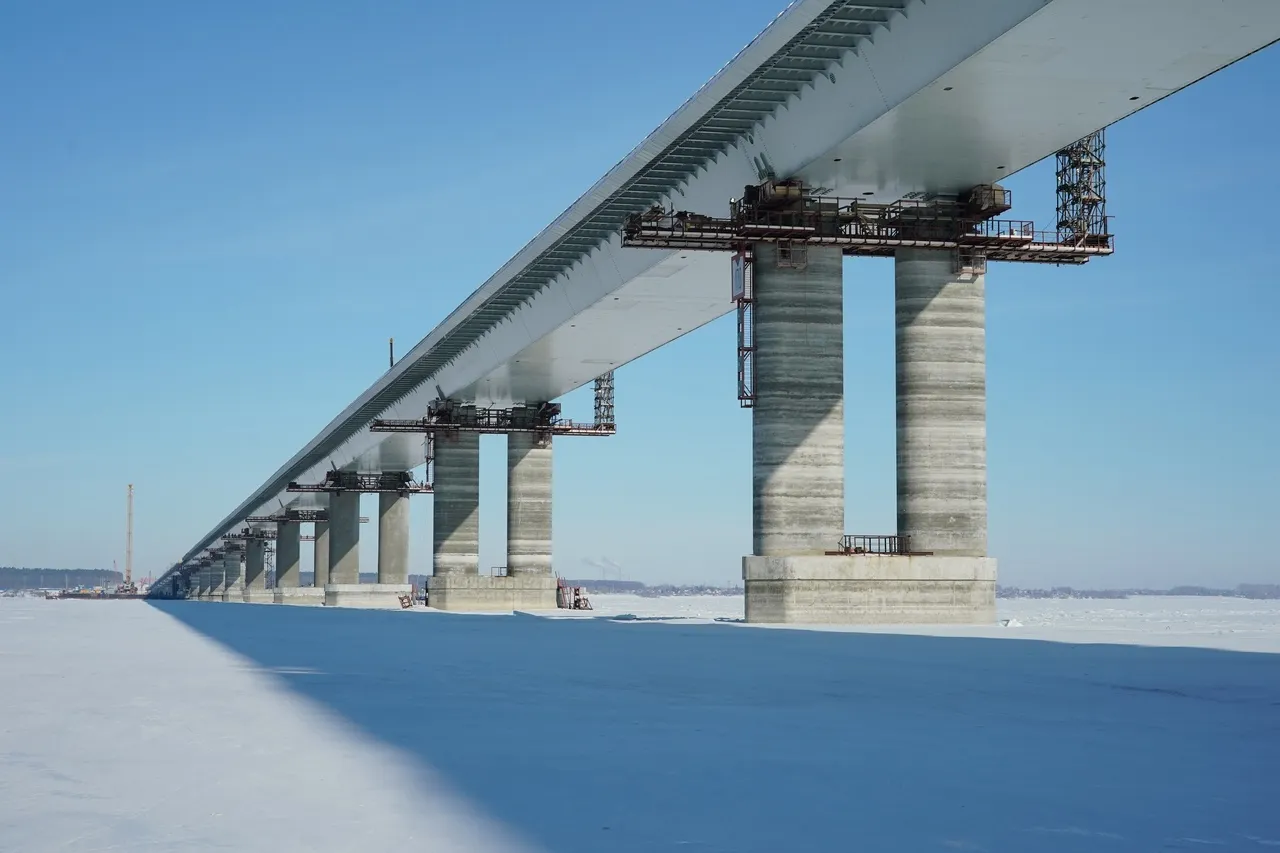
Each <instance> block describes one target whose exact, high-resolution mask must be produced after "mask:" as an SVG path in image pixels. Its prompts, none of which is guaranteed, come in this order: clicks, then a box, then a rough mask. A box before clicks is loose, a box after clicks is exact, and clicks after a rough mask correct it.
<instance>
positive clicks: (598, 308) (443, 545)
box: [154, 0, 1280, 622]
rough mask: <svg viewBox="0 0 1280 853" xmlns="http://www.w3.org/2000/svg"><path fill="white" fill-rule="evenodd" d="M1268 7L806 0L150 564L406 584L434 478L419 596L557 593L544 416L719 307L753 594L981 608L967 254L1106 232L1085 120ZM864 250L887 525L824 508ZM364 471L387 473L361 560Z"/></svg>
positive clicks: (1239, 41) (204, 587)
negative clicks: (421, 503)
mask: <svg viewBox="0 0 1280 853" xmlns="http://www.w3.org/2000/svg"><path fill="white" fill-rule="evenodd" d="M1278 38H1280V4H1277V3H1275V2H1273V0H1217V2H1213V3H1207V2H1205V0H1002V2H1000V3H985V4H974V3H970V2H965V0H927V1H926V0H861V2H853V0H797V2H794V3H792V4H791V5H790V6H789V7H788V8H787V9H786V10H785V11H783V12H782V13H781V14H780V15H779V16H778V17H777V18H776V19H775V20H774V21H773V22H772V23H771V24H770V25H769V26H768V27H767V28H766V29H765V30H764V31H763V32H762V33H761V34H760V35H759V36H758V37H757V38H756V39H754V40H753V41H752V42H751V43H750V44H749V45H747V46H746V47H745V48H744V49H743V50H742V51H741V52H740V53H739V54H738V55H737V56H736V57H734V58H733V59H732V61H731V62H729V64H727V65H726V66H724V68H723V69H722V70H721V71H720V72H719V73H718V74H717V75H716V76H715V77H714V78H713V79H712V80H710V81H709V82H708V83H706V84H705V85H704V86H702V88H700V89H699V90H698V91H697V92H696V93H695V94H694V95H693V97H691V98H690V99H689V100H688V101H687V102H685V103H684V104H683V105H682V106H681V107H680V108H679V109H678V110H677V111H676V112H675V113H674V114H672V115H671V116H670V118H668V119H667V120H666V121H665V122H663V123H662V125H661V126H660V127H658V128H657V130H655V131H653V133H651V134H650V135H649V136H648V137H647V138H645V139H644V140H643V141H641V142H640V144H639V145H637V146H636V147H635V148H634V149H633V150H632V151H631V152H630V153H629V154H628V155H627V156H626V157H625V158H624V159H623V160H622V161H621V162H619V163H618V164H617V165H616V166H614V167H613V168H612V169H610V170H609V171H608V172H607V173H606V174H605V175H604V176H603V177H602V178H600V179H599V180H598V181H597V182H596V183H595V184H594V185H593V186H592V187H591V188H590V189H588V190H587V192H586V193H584V194H583V195H582V196H581V197H580V198H579V199H578V200H577V201H575V202H574V203H573V204H572V205H571V206H570V207H569V209H568V210H566V211H565V212H564V213H563V214H561V215H560V216H559V217H558V218H556V219H555V220H554V221H553V222H552V223H551V224H549V225H548V226H547V227H546V228H545V229H544V230H543V231H542V232H541V233H539V234H538V235H537V236H536V237H534V238H533V240H531V241H530V242H529V244H528V245H526V246H525V247H524V248H523V249H522V250H521V251H520V252H519V253H517V254H516V256H515V257H513V258H512V259H511V260H510V261H508V262H507V263H506V264H505V265H504V266H503V267H502V268H501V269H499V270H498V271H497V272H496V273H495V274H494V275H493V276H492V277H491V278H490V279H489V280H488V281H486V282H484V283H483V284H482V285H481V286H480V287H479V288H478V289H477V290H476V291H475V292H474V293H472V295H471V296H470V297H468V298H467V299H466V300H465V301H464V302H463V303H462V304H461V305H460V306H458V308H457V309H456V310H454V311H453V313H451V314H450V315H449V316H448V317H446V318H445V320H444V321H443V322H442V323H440V325H439V326H437V327H436V328H435V329H434V330H432V331H431V333H430V334H428V335H427V336H426V337H425V338H424V339H423V340H422V341H421V342H419V343H418V344H417V345H416V346H415V347H414V348H413V349H412V350H411V351H410V352H408V353H407V354H406V355H405V356H404V357H402V358H401V359H400V360H399V361H397V362H396V363H395V364H394V365H392V367H391V368H390V370H389V371H388V372H387V373H386V374H384V375H383V376H382V377H380V378H379V379H378V380H377V381H376V382H375V383H374V384H373V385H372V386H371V387H369V388H368V389H367V390H366V391H365V392H364V393H362V394H361V395H360V396H359V397H357V398H356V399H355V400H354V401H353V402H352V403H351V404H350V405H349V406H347V408H346V409H344V410H343V411H342V412H341V413H339V414H338V415H337V417H335V418H334V419H333V421H331V422H330V423H329V424H328V425H327V426H326V427H324V429H322V430H321V431H320V433H319V434H318V435H317V436H316V437H315V438H314V439H312V440H311V441H310V442H309V443H308V444H307V445H306V446H305V447H303V448H302V449H301V450H300V451H298V453H297V454H296V455H294V457H293V458H291V459H290V460H288V461H287V462H286V463H285V464H284V465H282V466H281V467H280V469H279V470H277V471H276V472H275V473H274V474H272V475H271V476H270V477H269V478H268V479H267V480H266V482H264V483H263V484H262V485H261V486H260V487H259V488H258V489H256V490H255V491H254V492H253V493H252V494H250V495H248V496H247V497H246V498H245V499H244V501H243V502H242V503H241V504H240V505H239V506H237V507H236V508H235V509H233V510H232V511H231V512H230V513H229V514H228V515H227V516H226V517H225V518H223V519H222V520H221V521H219V522H218V523H217V524H216V525H214V526H213V528H212V529H210V530H209V532H208V533H207V534H206V535H205V536H204V537H203V538H202V539H200V540H199V541H197V542H195V543H193V545H192V547H191V549H190V550H189V551H188V552H187V553H186V554H185V555H184V556H183V557H182V559H181V560H180V561H179V562H178V563H177V564H176V565H175V566H173V567H172V568H171V569H170V570H169V571H168V572H167V573H166V574H165V575H164V576H163V577H162V578H161V579H160V580H159V581H158V582H157V584H156V585H155V587H154V594H156V595H165V596H186V597H195V598H200V599H211V600H226V601H273V602H279V603H309V604H319V603H324V604H330V605H349V606H369V607H387V606H399V605H398V600H399V597H400V596H401V595H403V594H404V593H405V592H406V591H407V567H408V549H409V541H408V513H407V501H408V500H409V499H410V496H411V495H414V494H421V495H428V494H429V495H430V497H426V498H423V499H428V500H431V501H432V503H433V519H434V533H433V542H432V555H433V576H432V578H431V579H430V583H429V594H430V603H431V604H432V606H435V607H439V608H443V609H450V610H489V609H511V608H522V609H544V608H550V607H554V606H555V579H554V575H553V571H552V554H551V503H552V487H551V459H552V448H553V445H554V444H556V443H559V442H560V441H563V440H566V439H572V440H578V439H579V438H585V437H597V438H607V437H608V436H609V435H610V434H611V433H612V432H613V430H614V429H615V424H614V418H613V411H612V399H613V396H612V395H613V371H614V370H615V369H616V368H618V367H620V366H621V365H624V364H626V363H628V362H630V361H632V360H634V359H637V358H640V357H641V356H643V355H645V354H646V353H648V352H651V351H653V350H654V349H657V348H658V347H661V346H662V345H664V344H666V343H668V342H670V341H672V340H674V339H675V338H678V337H680V336H682V335H685V334H689V333H691V332H693V331H694V330H696V329H698V328H699V327H701V326H702V325H704V324H706V323H708V322H710V321H712V320H714V319H716V318H717V317H720V316H722V315H724V314H726V313H728V312H731V311H736V312H737V313H738V321H739V322H738V330H739V342H738V344H739V346H738V358H739V376H738V382H739V399H740V401H741V403H742V405H743V406H744V407H746V408H749V409H750V416H751V418H752V443H753V451H752V460H751V461H752V465H753V486H752V489H753V502H752V505H753V520H752V525H753V537H752V541H753V548H752V553H751V554H750V555H745V556H744V558H743V577H744V581H745V587H746V614H747V619H748V621H759V622H788V621H797V622H877V621H880V622H983V621H990V620H992V619H993V618H994V592H995V578H996V563H995V560H994V559H993V558H992V557H991V555H989V554H988V553H987V543H986V527H987V508H986V387H985V298H984V287H985V278H986V275H987V274H988V273H989V272H993V273H994V274H1008V270H1007V267H1005V266H1003V264H1005V263H1057V264H1079V263H1086V262H1101V263H1105V262H1106V261H1105V257H1106V256H1107V255H1108V254H1110V253H1111V252H1112V251H1114V238H1113V235H1112V234H1111V232H1110V227H1109V220H1108V218H1107V216H1106V184H1105V162H1106V158H1105V154H1106V151H1105V140H1104V137H1103V133H1102V131H1103V129H1104V128H1106V127H1107V126H1109V125H1111V124H1113V123H1115V122H1117V121H1120V120H1122V119H1124V118H1125V117H1126V116H1128V115H1131V114H1132V113H1134V112H1136V111H1137V110H1141V109H1143V108H1144V107H1147V106H1149V105H1151V104H1152V103H1155V102H1156V101H1158V100H1160V99H1162V98H1165V97H1167V96H1169V95H1172V94H1174V93H1176V92H1178V91H1179V90H1181V89H1183V88H1185V87H1186V86H1189V85H1191V84H1193V83H1195V82H1196V81H1198V80H1200V79H1202V78H1204V77H1206V76H1207V75H1210V74H1213V73H1214V72H1216V71H1218V70H1220V69H1222V68H1224V67H1226V66H1227V65H1230V64H1231V63H1233V62H1235V61H1237V60H1239V59H1241V58H1242V57H1245V56H1247V55H1249V54H1251V53H1253V52H1255V51H1258V50H1260V49H1262V48H1264V47H1266V46H1268V45H1270V44H1272V43H1273V42H1274V41H1276V40H1277V39H1278ZM1054 156H1056V158H1057V167H1058V168H1057V173H1056V174H1057V181H1056V185H1055V186H1053V187H1046V193H1049V192H1052V193H1055V194H1056V200H1057V215H1056V217H1055V220H1056V221H1053V222H1048V223H1040V224H1039V226H1037V224H1036V223H1032V222H1029V221H1025V220H1021V219H1017V218H1014V217H1012V216H1010V212H1011V211H1012V210H1014V209H1016V204H1015V200H1014V199H1012V198H1011V197H1010V194H1009V193H1008V191H1007V190H1005V189H1004V188H1003V187H1001V186H1000V181H1001V179H1003V178H1004V177H1006V176H1008V175H1011V174H1013V173H1015V172H1017V171H1019V170H1020V169H1023V168H1024V167H1026V166H1028V165H1030V164H1032V163H1035V162H1037V161H1039V160H1042V159H1044V158H1046V157H1054ZM865 255H880V256H891V257H893V258H894V259H895V260H894V262H895V303H896V312H895V324H896V326H895V328H896V353H897V401H898V402H897V419H898V420H897V470H898V483H897V510H898V512H897V517H898V529H897V530H896V531H893V532H885V534H884V535H876V536H869V535H868V536H864V535H861V534H853V533H850V532H848V531H845V530H844V529H843V523H844V447H843V390H842V386H843V367H844V355H843V351H842V346H843V344H842V322H843V321H842V316H843V314H842V312H843V296H842V283H841V278H842V264H843V258H844V257H845V256H854V257H857V256H865ZM989 264H995V266H989ZM589 383H595V388H596V409H595V412H594V413H593V415H594V416H593V418H592V419H591V420H590V421H587V420H585V419H584V420H580V421H571V420H568V419H566V418H564V417H563V413H562V412H561V408H560V406H559V405H558V404H557V403H556V402H555V401H556V400H557V399H559V398H560V397H562V396H563V395H565V394H566V393H568V392H570V391H573V390H574V389H577V388H579V387H582V386H584V385H587V384H589ZM486 432H487V433H501V434H504V435H506V436H507V442H508V486H509V488H508V532H507V537H508V559H507V563H508V573H507V574H505V575H503V576H500V577H491V576H488V575H482V574H481V573H480V571H479V565H478V561H479V557H478V551H479V536H478V507H479V501H480V494H479V482H478V453H479V435H480V434H482V433H486ZM424 465H425V466H426V468H425V470H426V472H427V473H426V475H425V476H424V477H423V478H421V479H415V478H414V476H413V475H412V472H413V471H414V470H416V469H418V468H420V467H422V466H424ZM362 493H377V494H379V496H380V497H379V515H378V525H379V534H378V567H377V568H378V582H377V583H376V584H360V583H359V574H360V566H359V550H358V543H359V535H360V519H359V517H358V516H359V500H358V498H359V495H360V494H362ZM303 523H309V524H314V525H315V533H314V541H315V548H316V576H315V583H314V585H313V586H312V587H301V586H300V585H299V582H298V551H299V547H300V546H299V542H300V541H301V538H302V537H301V525H302V524H303ZM268 539H273V540H274V542H275V549H276V551H275V557H276V586H275V589H274V590H273V591H271V593H270V594H268V593H267V591H266V585H265V579H266V574H267V573H266V571H265V570H264V566H265V559H266V553H267V552H266V548H265V546H264V545H263V544H262V543H263V542H265V541H267V540H268ZM242 565H243V568H242Z"/></svg>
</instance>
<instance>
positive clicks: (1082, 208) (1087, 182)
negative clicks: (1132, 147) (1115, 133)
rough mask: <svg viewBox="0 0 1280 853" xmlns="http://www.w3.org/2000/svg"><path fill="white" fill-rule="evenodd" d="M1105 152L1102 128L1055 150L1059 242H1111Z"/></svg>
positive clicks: (1086, 244)
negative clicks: (1056, 157) (1108, 223)
mask: <svg viewBox="0 0 1280 853" xmlns="http://www.w3.org/2000/svg"><path fill="white" fill-rule="evenodd" d="M1106 152H1107V142H1106V136H1105V133H1104V131H1102V130H1099V131H1096V132H1094V133H1091V134H1089V135H1088V136H1086V137H1085V138H1084V139H1081V140H1078V141H1076V142H1073V143H1071V144H1070V145H1068V146H1067V147H1066V148H1063V149H1062V150H1061V151H1059V152H1058V155H1057V156H1058V242H1060V243H1063V244H1065V245H1069V246H1082V247H1083V246H1102V245H1110V244H1111V235H1110V234H1108V229H1107V178H1106V166H1107V161H1106Z"/></svg>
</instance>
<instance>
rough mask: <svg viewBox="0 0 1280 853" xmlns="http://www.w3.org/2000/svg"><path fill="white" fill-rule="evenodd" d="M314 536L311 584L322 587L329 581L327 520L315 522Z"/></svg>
mask: <svg viewBox="0 0 1280 853" xmlns="http://www.w3.org/2000/svg"><path fill="white" fill-rule="evenodd" d="M315 537H316V541H315V576H314V577H313V578H312V579H311V585H312V586H314V587H317V588H319V589H324V585H325V584H327V583H328V582H329V522H327V521H317V522H316V528H315Z"/></svg>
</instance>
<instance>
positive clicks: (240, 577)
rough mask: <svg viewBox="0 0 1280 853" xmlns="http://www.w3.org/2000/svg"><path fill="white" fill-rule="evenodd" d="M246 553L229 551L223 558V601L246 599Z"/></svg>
mask: <svg viewBox="0 0 1280 853" xmlns="http://www.w3.org/2000/svg"><path fill="white" fill-rule="evenodd" d="M243 563H244V551H241V550H239V549H237V550H235V551H227V553H226V555H225V556H224V557H223V558H222V600H223V601H241V600H243V599H244V565H243Z"/></svg>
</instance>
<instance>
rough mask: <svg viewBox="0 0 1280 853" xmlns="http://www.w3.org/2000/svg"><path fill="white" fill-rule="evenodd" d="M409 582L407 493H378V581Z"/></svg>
mask: <svg viewBox="0 0 1280 853" xmlns="http://www.w3.org/2000/svg"><path fill="white" fill-rule="evenodd" d="M408 582H409V495H408V494H400V493H398V492H381V493H379V495H378V583H379V584H384V585H385V584H407V583H408Z"/></svg>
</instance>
